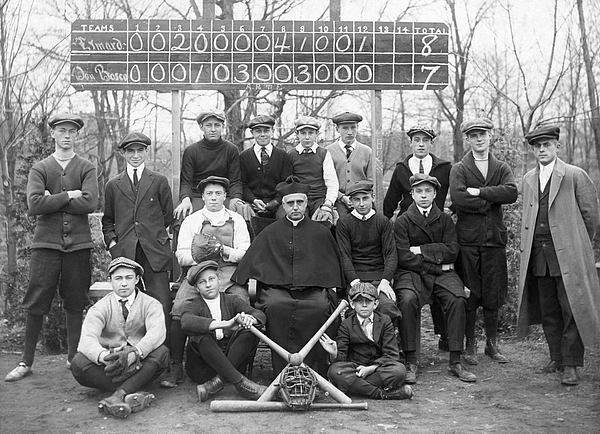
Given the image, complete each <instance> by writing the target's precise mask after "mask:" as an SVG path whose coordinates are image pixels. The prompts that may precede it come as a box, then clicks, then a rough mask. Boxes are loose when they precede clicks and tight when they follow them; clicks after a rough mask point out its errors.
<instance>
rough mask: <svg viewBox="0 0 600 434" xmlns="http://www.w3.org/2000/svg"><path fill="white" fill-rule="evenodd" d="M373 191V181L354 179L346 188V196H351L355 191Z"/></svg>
mask: <svg viewBox="0 0 600 434" xmlns="http://www.w3.org/2000/svg"><path fill="white" fill-rule="evenodd" d="M372 192H373V183H372V182H371V181H368V180H363V181H356V182H355V183H354V184H353V185H351V186H350V187H349V188H348V189H347V190H346V195H347V196H352V195H353V194H357V193H372Z"/></svg>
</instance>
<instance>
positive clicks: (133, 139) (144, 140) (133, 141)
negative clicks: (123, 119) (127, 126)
mask: <svg viewBox="0 0 600 434" xmlns="http://www.w3.org/2000/svg"><path fill="white" fill-rule="evenodd" d="M151 144H152V141H151V140H150V137H148V136H147V135H145V134H142V133H135V132H133V133H129V134H127V135H126V136H125V138H124V139H123V140H121V143H119V149H125V148H127V147H128V146H131V145H142V146H145V147H146V148H147V147H148V146H150V145H151Z"/></svg>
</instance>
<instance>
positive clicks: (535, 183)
mask: <svg viewBox="0 0 600 434" xmlns="http://www.w3.org/2000/svg"><path fill="white" fill-rule="evenodd" d="M539 179H540V165H539V164H538V165H536V166H535V170H534V172H533V175H532V176H529V177H526V178H525V180H526V182H527V185H528V186H529V189H530V191H531V192H533V203H538V201H539V190H540V188H539Z"/></svg>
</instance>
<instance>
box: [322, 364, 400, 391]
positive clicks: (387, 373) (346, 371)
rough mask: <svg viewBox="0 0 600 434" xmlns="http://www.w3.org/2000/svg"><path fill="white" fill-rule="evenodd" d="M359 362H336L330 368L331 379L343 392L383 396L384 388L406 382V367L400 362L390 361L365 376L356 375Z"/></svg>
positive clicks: (391, 387) (395, 386)
mask: <svg viewBox="0 0 600 434" xmlns="http://www.w3.org/2000/svg"><path fill="white" fill-rule="evenodd" d="M358 366H359V364H358V363H354V362H335V363H334V364H333V365H331V367H330V368H329V371H328V372H327V375H328V376H329V379H330V380H331V382H332V383H333V385H334V386H336V387H337V388H338V389H340V390H341V391H342V392H344V393H345V392H349V393H351V394H354V395H362V396H366V397H368V398H372V399H381V398H382V389H388V388H389V389H395V388H397V387H400V386H401V385H402V384H404V380H405V379H406V368H405V367H404V365H403V364H402V363H400V362H396V361H392V360H390V361H388V362H385V363H383V364H382V365H380V366H379V367H378V368H377V369H376V370H375V372H373V373H372V374H371V375H368V376H366V377H365V378H361V377H357V376H356V368H357V367H358Z"/></svg>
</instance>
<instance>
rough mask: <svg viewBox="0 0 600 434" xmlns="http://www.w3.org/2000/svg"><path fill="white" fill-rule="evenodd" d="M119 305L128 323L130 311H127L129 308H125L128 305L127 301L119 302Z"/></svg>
mask: <svg viewBox="0 0 600 434" xmlns="http://www.w3.org/2000/svg"><path fill="white" fill-rule="evenodd" d="M119 303H121V310H122V311H123V318H124V319H125V321H127V316H128V315H129V310H128V309H127V306H125V303H127V300H119Z"/></svg>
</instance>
